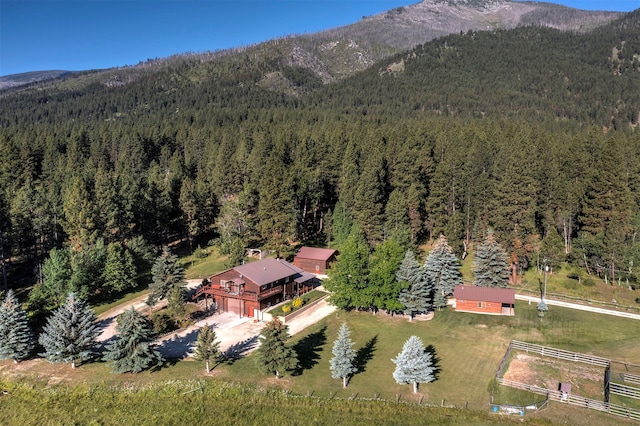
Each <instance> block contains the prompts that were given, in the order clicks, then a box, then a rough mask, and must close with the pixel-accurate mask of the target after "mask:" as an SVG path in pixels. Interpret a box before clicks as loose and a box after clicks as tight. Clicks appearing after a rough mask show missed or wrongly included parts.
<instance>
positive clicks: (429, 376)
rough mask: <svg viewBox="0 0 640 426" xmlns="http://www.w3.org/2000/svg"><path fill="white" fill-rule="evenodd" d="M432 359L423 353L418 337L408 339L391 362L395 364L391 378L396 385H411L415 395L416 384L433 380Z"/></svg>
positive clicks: (423, 349)
mask: <svg viewBox="0 0 640 426" xmlns="http://www.w3.org/2000/svg"><path fill="white" fill-rule="evenodd" d="M432 358H433V357H432V355H431V354H430V353H429V352H427V351H425V348H424V346H423V345H422V340H420V338H419V337H417V336H411V337H409V339H407V341H406V342H405V343H404V346H403V347H402V352H400V353H399V354H398V356H397V357H396V358H395V359H392V360H391V361H393V363H394V364H396V369H395V371H394V372H393V378H394V379H395V380H396V383H400V384H410V383H411V384H413V393H417V392H418V383H429V382H432V381H434V380H435V376H434V373H435V367H434V365H433V359H432Z"/></svg>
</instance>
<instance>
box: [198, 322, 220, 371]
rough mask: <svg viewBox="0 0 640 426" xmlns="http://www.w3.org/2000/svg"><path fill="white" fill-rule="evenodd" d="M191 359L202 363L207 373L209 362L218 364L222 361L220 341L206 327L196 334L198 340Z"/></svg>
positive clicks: (212, 331) (209, 328) (213, 331)
mask: <svg viewBox="0 0 640 426" xmlns="http://www.w3.org/2000/svg"><path fill="white" fill-rule="evenodd" d="M193 358H194V359H195V360H196V361H204V362H205V366H206V369H207V373H208V372H209V371H211V369H210V368H209V365H210V362H211V361H213V362H216V363H217V362H219V361H220V360H221V359H222V353H221V352H220V341H219V340H218V336H217V335H216V332H215V330H213V329H212V328H211V327H209V326H208V325H205V326H204V327H202V328H201V329H200V333H198V340H196V344H195V346H194V351H193Z"/></svg>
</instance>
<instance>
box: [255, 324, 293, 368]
mask: <svg viewBox="0 0 640 426" xmlns="http://www.w3.org/2000/svg"><path fill="white" fill-rule="evenodd" d="M288 330H289V328H288V327H287V326H286V325H284V324H283V323H282V322H281V321H280V320H279V319H278V318H277V317H275V318H274V319H273V320H271V321H270V322H268V323H267V325H266V327H265V328H264V329H263V330H262V332H261V333H260V337H261V338H262V341H261V343H260V346H259V347H258V351H257V352H258V357H257V359H256V362H257V364H258V368H259V369H260V370H261V371H263V372H264V373H267V374H275V376H276V378H277V379H279V378H280V377H281V376H283V375H284V374H285V373H286V372H287V371H292V370H295V369H296V368H298V358H297V355H296V353H295V352H294V350H293V349H292V348H291V347H289V346H288V345H287V343H286V342H287V340H288V339H289V332H288Z"/></svg>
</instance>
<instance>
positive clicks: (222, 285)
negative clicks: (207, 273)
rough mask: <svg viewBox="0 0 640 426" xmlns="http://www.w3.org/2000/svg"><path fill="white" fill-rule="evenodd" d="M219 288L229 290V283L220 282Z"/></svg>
mask: <svg viewBox="0 0 640 426" xmlns="http://www.w3.org/2000/svg"><path fill="white" fill-rule="evenodd" d="M220 287H222V288H229V283H228V282H227V280H220Z"/></svg>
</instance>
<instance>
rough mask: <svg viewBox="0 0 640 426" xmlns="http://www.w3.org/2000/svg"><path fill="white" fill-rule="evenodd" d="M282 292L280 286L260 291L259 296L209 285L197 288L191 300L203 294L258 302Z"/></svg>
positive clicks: (282, 289) (253, 293)
mask: <svg viewBox="0 0 640 426" xmlns="http://www.w3.org/2000/svg"><path fill="white" fill-rule="evenodd" d="M283 291H284V286H281V285H280V286H277V287H273V288H269V289H266V290H265V291H261V292H260V294H258V293H256V292H255V291H244V290H241V291H231V290H230V289H226V288H224V287H220V286H217V285H216V286H214V285H211V284H209V285H203V286H200V287H198V289H197V290H196V292H195V294H194V296H193V298H194V299H197V298H198V297H200V296H202V295H203V294H208V295H211V296H221V297H233V298H237V299H243V300H253V301H259V300H262V299H266V298H267V297H270V296H273V295H275V294H280V293H282V292H283Z"/></svg>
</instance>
